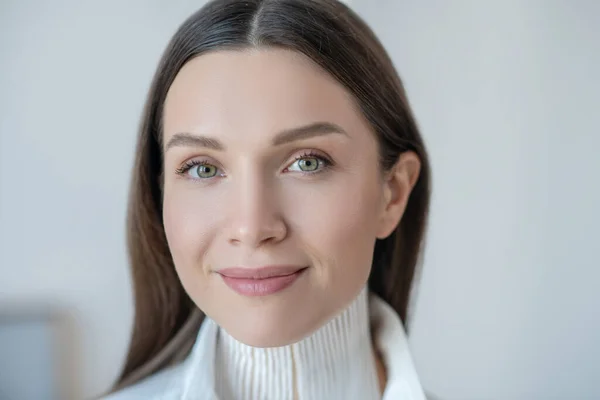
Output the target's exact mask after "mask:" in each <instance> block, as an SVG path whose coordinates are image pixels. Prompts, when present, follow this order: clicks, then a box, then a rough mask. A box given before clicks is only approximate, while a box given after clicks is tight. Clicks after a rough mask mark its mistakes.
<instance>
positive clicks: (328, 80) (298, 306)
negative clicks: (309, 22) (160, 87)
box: [163, 49, 420, 378]
mask: <svg viewBox="0 0 600 400" xmlns="http://www.w3.org/2000/svg"><path fill="white" fill-rule="evenodd" d="M163 117H164V119H163V123H164V125H163V128H164V131H163V134H164V136H163V151H164V168H165V173H164V205H163V209H164V211H163V218H164V225H165V231H166V235H167V240H168V243H169V247H170V249H171V253H172V256H173V260H174V263H175V266H176V269H177V273H178V275H179V277H180V279H181V282H182V284H183V286H184V288H185V290H186V291H187V292H188V294H189V295H190V297H191V298H192V299H193V300H194V302H195V303H196V304H197V305H198V307H199V308H200V309H202V310H203V311H204V312H205V313H206V314H207V315H208V316H209V317H211V318H212V319H214V320H215V321H216V322H217V323H218V324H219V325H220V326H222V327H223V328H224V329H225V330H227V332H228V333H229V334H231V335H232V336H233V337H235V338H236V339H237V340H239V341H241V342H243V343H246V344H248V345H252V346H258V347H272V346H282V345H288V344H291V343H294V342H296V341H298V340H301V339H303V338H304V337H306V336H308V335H309V334H310V333H312V332H314V331H315V330H316V329H318V328H319V327H321V326H322V325H324V324H325V323H326V322H327V321H328V320H330V319H331V318H332V317H334V316H335V315H336V314H338V313H339V312H341V311H342V310H343V309H344V308H346V307H347V306H348V305H349V304H350V303H351V302H352V301H353V300H354V299H355V298H356V296H357V295H358V294H359V292H360V291H361V289H362V288H363V287H364V286H365V284H366V282H367V278H368V276H369V272H370V268H371V262H372V256H373V250H374V245H375V241H376V239H377V238H384V237H386V236H388V235H390V234H391V233H392V231H393V230H394V229H395V227H396V226H397V224H398V223H399V221H400V219H401V217H402V214H403V212H404V209H405V206H406V203H407V200H408V196H409V194H410V191H411V189H412V187H413V186H414V184H415V182H416V180H417V178H418V174H419V168H420V163H419V159H418V157H417V156H416V155H415V154H414V153H411V152H406V153H403V154H402V156H401V157H400V159H399V161H398V163H397V164H396V166H395V167H394V168H393V169H392V170H391V171H388V172H386V173H383V172H382V171H381V170H380V167H379V164H378V146H377V141H376V136H375V134H374V132H373V131H372V129H371V127H370V125H369V124H368V123H367V121H366V120H365V118H364V117H363V115H362V114H361V112H360V111H359V110H358V107H357V105H356V102H355V101H354V99H353V98H352V96H351V95H350V93H349V92H348V91H347V90H346V89H345V88H344V87H343V86H342V85H340V84H339V83H338V82H337V81H335V80H334V79H333V78H332V77H330V76H329V75H328V74H327V73H325V72H324V71H323V70H321V69H320V68H319V67H318V66H317V65H316V64H314V63H313V62H312V61H310V60H309V59H308V58H307V57H305V56H304V55H301V54H298V53H294V52H291V51H288V50H281V49H252V50H244V51H221V52H214V53H209V54H205V55H202V56H200V57H197V58H195V59H193V60H191V61H190V62H188V63H187V64H186V65H185V66H184V67H183V68H182V69H181V71H180V72H179V74H178V75H177V77H176V78H175V80H174V82H173V84H172V86H171V88H170V90H169V92H168V95H167V99H166V102H165V107H164V116H163ZM315 123H326V124H329V127H325V128H323V127H321V129H318V130H317V131H316V132H315V131H314V130H311V129H306V130H305V132H304V133H299V132H290V131H291V130H294V129H296V128H299V127H306V126H309V125H311V124H315ZM332 126H335V127H336V128H335V129H337V130H339V131H340V132H331V131H332V130H333V129H331V127H332ZM282 132H284V136H285V135H286V134H285V132H287V136H286V137H285V139H286V140H283V139H284V138H283V137H282V136H281V135H282ZM199 136H201V137H204V138H205V139H206V138H209V140H200V141H199V140H197V139H194V137H196V138H197V137H199ZM217 141H218V143H219V146H218V147H220V148H218V149H217V148H214V147H215V146H214V145H215V142H217ZM274 142H278V143H274ZM206 145H209V146H208V147H207V146H206ZM198 162H201V163H203V165H201V166H198V165H193V166H192V168H188V167H189V166H190V164H193V163H198ZM329 162H331V165H328V163H329ZM315 167H316V169H315ZM307 169H308V171H307ZM266 265H294V266H303V267H308V269H307V270H306V271H305V273H303V274H302V275H301V277H300V278H299V279H298V280H297V281H296V282H295V283H294V284H293V285H292V286H290V287H288V288H287V289H285V290H283V291H281V292H278V293H276V294H273V295H268V296H261V297H245V296H242V295H240V294H238V293H236V292H234V291H233V290H231V289H230V288H229V287H227V286H226V285H225V283H224V282H223V280H222V278H221V276H220V275H219V274H217V271H219V270H220V269H222V268H227V267H246V268H256V267H260V266H266ZM378 367H379V369H381V370H382V371H380V378H381V377H382V373H383V376H384V375H385V373H384V372H383V369H382V365H381V362H380V361H379V360H378Z"/></svg>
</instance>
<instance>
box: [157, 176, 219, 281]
mask: <svg viewBox="0 0 600 400" xmlns="http://www.w3.org/2000/svg"><path fill="white" fill-rule="evenodd" d="M183 186H185V184H183V185H178V183H175V184H172V185H169V184H167V185H165V196H164V199H163V220H164V226H165V234H166V237H167V242H168V244H169V249H170V251H171V255H172V257H173V262H174V263H175V267H176V269H177V272H178V273H179V274H180V276H181V279H182V280H184V277H185V276H186V275H187V274H189V273H192V272H195V273H197V272H198V271H196V270H198V269H202V267H203V265H204V263H203V261H204V256H205V254H206V252H207V251H208V248H209V247H210V243H211V240H212V237H213V235H212V234H211V232H213V231H214V230H215V226H216V225H217V221H216V220H215V217H216V216H218V215H219V212H218V210H217V204H218V202H216V201H212V200H211V199H210V198H207V193H202V192H201V190H202V189H201V188H197V189H196V188H192V189H191V190H190V188H185V187H183ZM208 197H210V196H208Z"/></svg>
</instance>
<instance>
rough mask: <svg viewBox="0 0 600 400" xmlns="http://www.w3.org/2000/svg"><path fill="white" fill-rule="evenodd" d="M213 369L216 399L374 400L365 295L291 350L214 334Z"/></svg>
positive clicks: (376, 394)
mask: <svg viewBox="0 0 600 400" xmlns="http://www.w3.org/2000/svg"><path fill="white" fill-rule="evenodd" d="M215 366H216V371H215V375H216V378H217V382H216V384H217V385H216V386H217V392H218V394H219V395H220V396H221V397H222V398H234V399H240V400H245V399H277V400H279V399H294V400H305V399H316V398H324V399H334V398H360V399H365V400H370V399H376V398H379V397H380V396H381V394H380V393H379V389H378V380H377V372H376V366H375V361H374V358H373V347H372V343H371V335H370V328H369V312H368V292H367V289H366V288H365V289H363V290H362V291H361V293H360V294H359V295H358V297H357V298H356V299H355V300H354V301H353V302H352V303H351V304H350V306H348V308H347V309H345V310H344V311H343V312H342V313H341V314H339V315H338V316H336V317H335V318H333V319H332V320H331V321H329V322H328V323H326V324H325V325H324V326H322V327H321V328H319V329H318V330H317V331H316V332H314V333H312V334H311V335H310V336H308V337H307V338H305V339H303V340H301V341H299V342H297V343H294V344H292V345H288V346H282V347H274V348H256V347H251V346H247V345H245V344H243V343H241V342H239V341H237V340H236V339H234V338H233V337H232V336H230V335H229V334H227V333H226V332H225V331H224V330H223V329H220V330H219V337H218V344H217V351H216V365H215Z"/></svg>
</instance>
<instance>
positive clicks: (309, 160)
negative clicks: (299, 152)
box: [294, 157, 320, 172]
mask: <svg viewBox="0 0 600 400" xmlns="http://www.w3.org/2000/svg"><path fill="white" fill-rule="evenodd" d="M294 164H298V169H299V170H300V171H302V172H314V171H316V170H318V169H319V167H320V160H319V159H318V158H317V157H305V158H301V159H299V160H298V161H296V162H295V163H294Z"/></svg>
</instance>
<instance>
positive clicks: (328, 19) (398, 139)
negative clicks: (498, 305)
mask: <svg viewBox="0 0 600 400" xmlns="http://www.w3.org/2000/svg"><path fill="white" fill-rule="evenodd" d="M249 47H278V48H285V49H291V50H294V51H297V52H300V53H303V54H305V55H306V56H308V57H309V58H311V59H312V60H313V61H314V62H315V63H316V64H318V65H319V66H320V67H321V68H323V69H324V70H325V71H327V72H328V73H329V74H331V75H332V76H333V77H334V78H336V79H337V80H338V81H339V82H340V83H341V84H342V85H343V86H345V88H346V89H347V90H348V91H349V92H350V93H352V94H353V95H354V97H355V100H356V102H357V104H358V105H359V107H360V109H361V111H362V113H363V114H364V115H365V117H366V118H367V120H368V121H369V122H370V124H371V125H372V128H373V130H374V132H375V133H376V135H377V138H378V142H379V148H380V162H381V168H382V170H384V171H385V170H387V169H389V168H391V167H392V166H393V165H394V164H395V162H396V161H397V160H398V157H399V155H400V154H401V153H402V152H405V151H414V152H415V153H416V154H418V156H419V157H420V160H421V172H420V176H419V178H418V181H417V183H416V186H415V187H414V189H413V191H412V193H411V195H410V198H409V201H408V204H407V207H406V211H405V214H404V216H403V218H402V220H401V222H400V224H399V225H398V227H397V228H396V230H395V231H394V232H393V234H392V235H391V236H389V237H388V238H386V239H385V240H379V241H377V243H376V245H375V253H374V259H373V265H372V272H371V275H370V277H369V287H370V289H371V291H373V292H375V293H376V294H378V295H379V296H380V297H382V298H383V299H384V300H385V301H386V302H387V303H389V304H390V305H391V306H392V307H393V308H394V309H395V310H396V311H397V312H398V315H399V316H400V318H401V319H402V321H403V322H404V323H405V324H406V320H407V311H408V305H409V300H410V298H411V288H412V283H413V278H414V277H415V272H416V269H417V265H418V264H419V261H420V256H421V253H422V242H423V237H424V231H425V226H426V219H427V213H428V207H429V197H430V172H429V162H428V157H427V153H426V151H425V147H424V145H423V141H422V139H421V136H420V134H419V131H418V128H417V125H416V123H415V120H414V117H413V114H412V111H411V109H410V106H409V103H408V100H407V98H406V94H405V91H404V88H403V86H402V83H401V80H400V78H399V76H398V74H397V73H396V71H395V69H394V66H393V64H392V61H391V60H390V58H389V56H388V55H387V53H386V51H385V50H384V48H383V46H382V45H381V43H380V42H379V41H378V39H377V38H376V36H375V35H374V33H373V32H372V31H371V29H370V28H369V27H368V26H367V25H366V24H365V23H364V22H363V21H362V20H361V19H360V17H358V16H357V15H356V14H355V13H354V12H352V11H351V10H350V9H349V8H348V7H346V6H345V5H344V4H342V3H340V2H338V1H336V0H245V1H239V0H215V1H212V2H210V3H209V4H207V5H205V6H204V7H203V8H201V9H200V10H199V11H197V12H196V13H194V14H193V15H192V16H190V17H189V18H188V19H187V20H186V21H185V22H184V23H183V24H182V25H181V26H180V27H179V29H178V30H177V32H176V33H175V35H174V36H173V38H172V39H171V41H170V43H169V45H168V46H167V48H166V50H165V53H164V54H163V57H162V59H161V61H160V63H159V66H158V69H157V71H156V74H155V76H154V79H153V82H152V85H151V87H150V90H149V93H148V97H147V102H146V105H145V109H144V113H143V116H142V120H141V125H140V132H139V136H138V141H137V149H136V160H135V165H134V168H133V176H132V184H131V189H130V197H129V206H128V207H129V208H128V219H127V232H128V246H129V257H130V264H131V273H132V279H133V285H134V294H135V322H134V328H133V334H132V338H131V343H130V347H129V353H128V356H127V360H126V362H125V366H124V368H123V370H122V372H121V375H120V377H119V379H118V381H117V383H116V385H115V387H114V388H113V389H114V390H117V389H120V388H122V387H125V386H128V385H130V384H132V383H134V382H136V381H138V380H140V379H142V378H144V377H146V376H148V375H150V374H153V373H155V372H157V371H159V370H161V369H163V368H165V367H166V366H167V365H170V364H173V363H176V362H178V361H180V360H181V359H183V358H184V357H186V355H187V354H188V353H189V351H190V349H191V346H192V345H193V342H194V340H195V338H196V334H197V332H198V329H199V327H200V324H201V322H202V320H203V318H204V315H203V314H202V312H201V311H200V310H198V309H197V307H196V306H195V305H194V303H193V302H192V301H191V300H190V298H189V297H188V295H187V294H186V292H185V290H184V289H183V287H182V285H181V283H180V281H179V279H178V277H177V275H176V272H175V268H174V265H173V260H172V258H171V254H170V252H169V247H168V245H167V240H166V237H165V232H164V227H163V221H162V164H163V160H162V150H161V149H162V145H161V136H162V133H161V115H162V111H163V104H164V101H165V97H166V94H167V91H168V89H169V86H170V85H171V83H172V82H173V80H174V79H175V76H176V74H177V73H178V71H179V70H180V69H181V67H182V66H183V65H184V64H185V63H186V62H188V61H189V60H191V59H192V58H194V57H198V56H200V55H201V54H204V53H207V52H210V51H216V50H223V49H233V50H234V49H244V48H249Z"/></svg>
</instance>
